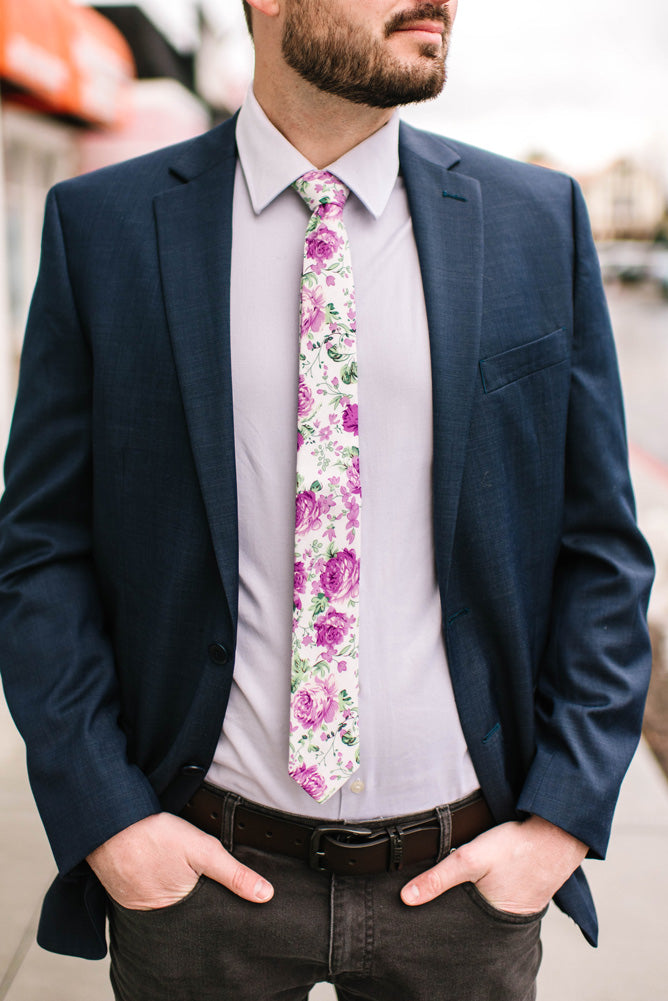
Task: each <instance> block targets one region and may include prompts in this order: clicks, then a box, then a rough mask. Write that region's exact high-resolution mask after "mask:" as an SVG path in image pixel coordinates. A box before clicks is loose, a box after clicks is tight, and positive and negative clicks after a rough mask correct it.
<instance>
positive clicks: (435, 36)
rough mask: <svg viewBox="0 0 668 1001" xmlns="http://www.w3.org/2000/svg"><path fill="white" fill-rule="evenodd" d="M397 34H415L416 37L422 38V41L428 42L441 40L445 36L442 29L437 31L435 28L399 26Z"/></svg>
mask: <svg viewBox="0 0 668 1001" xmlns="http://www.w3.org/2000/svg"><path fill="white" fill-rule="evenodd" d="M397 34H398V35H415V37H416V38H419V39H421V41H427V42H436V41H439V42H440V41H441V39H442V37H443V36H442V34H441V32H440V31H435V30H434V29H433V28H399V30H398V31H397Z"/></svg>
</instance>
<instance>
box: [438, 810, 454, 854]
mask: <svg viewBox="0 0 668 1001" xmlns="http://www.w3.org/2000/svg"><path fill="white" fill-rule="evenodd" d="M436 815H437V817H438V822H439V824H440V825H441V838H440V842H439V846H438V858H437V859H436V861H437V862H440V861H441V859H444V858H445V856H446V855H449V854H450V845H451V844H452V813H451V811H450V807H449V806H448V804H447V803H446V804H445V805H444V806H437V807H436Z"/></svg>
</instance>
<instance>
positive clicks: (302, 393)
mask: <svg viewBox="0 0 668 1001" xmlns="http://www.w3.org/2000/svg"><path fill="white" fill-rule="evenodd" d="M312 410H313V394H312V393H311V390H310V389H309V388H308V386H307V385H306V379H305V378H304V376H303V375H300V376H299V397H298V403H297V413H298V415H299V416H300V417H308V415H309V414H310V413H311V411H312Z"/></svg>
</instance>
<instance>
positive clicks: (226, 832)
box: [220, 792, 241, 852]
mask: <svg viewBox="0 0 668 1001" xmlns="http://www.w3.org/2000/svg"><path fill="white" fill-rule="evenodd" d="M240 799H241V797H240V796H237V795H235V793H233V792H227V793H225V798H224V801H223V808H222V810H221V821H220V840H221V841H222V843H223V848H226V849H227V850H228V852H232V851H234V815H235V813H236V810H237V806H238V805H239V800H240Z"/></svg>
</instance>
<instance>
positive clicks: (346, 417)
mask: <svg viewBox="0 0 668 1001" xmlns="http://www.w3.org/2000/svg"><path fill="white" fill-rule="evenodd" d="M343 430H344V431H350V433H351V434H358V423H357V404H356V403H349V404H348V406H347V407H346V409H345V410H344V411H343Z"/></svg>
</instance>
